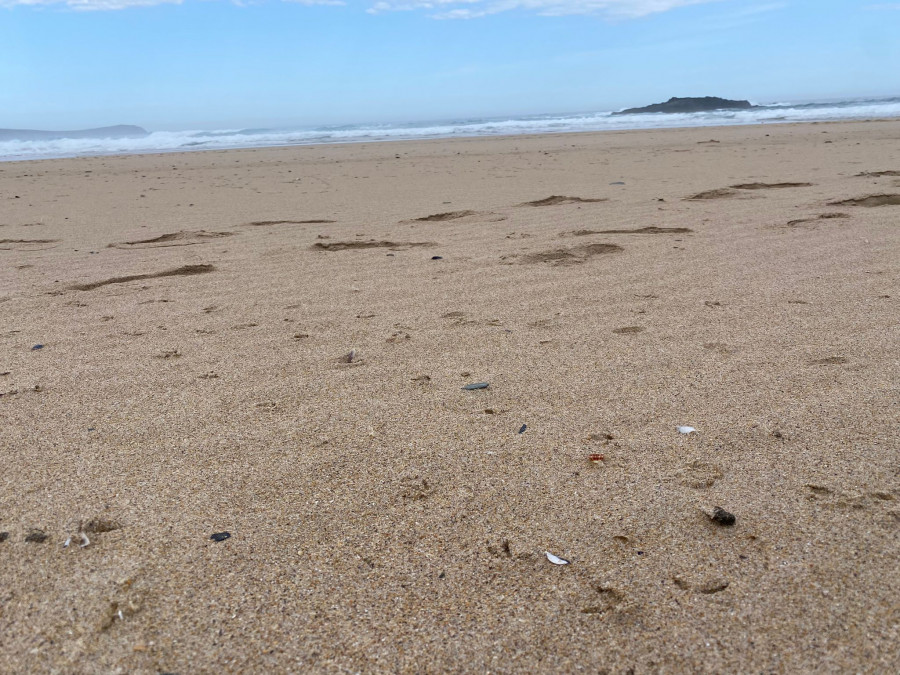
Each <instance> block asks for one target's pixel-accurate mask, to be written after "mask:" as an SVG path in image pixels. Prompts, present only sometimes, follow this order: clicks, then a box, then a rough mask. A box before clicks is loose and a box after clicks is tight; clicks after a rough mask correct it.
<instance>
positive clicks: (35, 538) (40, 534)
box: [25, 530, 49, 544]
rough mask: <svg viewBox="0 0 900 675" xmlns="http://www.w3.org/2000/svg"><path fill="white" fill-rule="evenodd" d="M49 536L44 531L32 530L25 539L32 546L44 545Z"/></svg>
mask: <svg viewBox="0 0 900 675" xmlns="http://www.w3.org/2000/svg"><path fill="white" fill-rule="evenodd" d="M48 536H49V535H48V534H47V533H46V532H44V531H43V530H32V531H31V532H29V533H28V535H27V536H26V537H25V541H27V542H28V543H30V544H43V543H44V542H45V541H47V538H48Z"/></svg>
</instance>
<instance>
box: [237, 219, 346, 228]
mask: <svg viewBox="0 0 900 675" xmlns="http://www.w3.org/2000/svg"><path fill="white" fill-rule="evenodd" d="M334 222H336V221H334V220H322V219H313V220H255V221H253V222H252V223H244V225H246V226H248V227H269V226H270V225H324V224H325V223H334Z"/></svg>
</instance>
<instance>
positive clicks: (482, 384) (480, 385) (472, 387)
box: [463, 382, 491, 391]
mask: <svg viewBox="0 0 900 675" xmlns="http://www.w3.org/2000/svg"><path fill="white" fill-rule="evenodd" d="M490 386H491V385H490V384H488V383H487V382H474V383H472V384H467V385H466V386H465V387H463V390H465V391H474V390H476V389H487V388H488V387H490Z"/></svg>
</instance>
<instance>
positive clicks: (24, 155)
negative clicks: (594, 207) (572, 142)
mask: <svg viewBox="0 0 900 675" xmlns="http://www.w3.org/2000/svg"><path fill="white" fill-rule="evenodd" d="M892 117H900V97H896V98H882V99H868V100H860V99H857V100H852V101H837V102H835V101H832V102H827V103H825V102H820V103H815V102H814V103H800V104H796V103H771V104H765V105H761V106H760V107H757V108H752V109H749V110H716V111H710V112H698V113H644V114H632V115H616V114H613V111H600V112H586V113H571V114H547V115H524V116H509V117H495V118H472V119H459V120H447V121H442V122H409V123H404V124H357V125H343V126H320V127H315V128H293V129H290V128H289V129H218V130H191V131H154V132H152V133H150V134H149V135H147V136H145V137H142V138H108V139H103V138H60V139H54V140H43V141H3V142H0V160H5V161H9V160H25V159H47V158H56V157H80V156H95V155H120V154H140V153H157V152H185V151H191V150H224V149H229V148H264V147H274V146H285V145H315V144H321V143H354V142H356V143H359V142H368V141H389V140H412V139H424V138H462V137H477V136H508V135H516V134H547V133H565V132H576V131H618V130H624V129H663V128H673V127H716V126H726V125H740V124H778V123H788V122H822V121H835V120H862V119H882V118H892Z"/></svg>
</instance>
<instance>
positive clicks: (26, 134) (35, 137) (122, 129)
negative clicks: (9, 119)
mask: <svg viewBox="0 0 900 675" xmlns="http://www.w3.org/2000/svg"><path fill="white" fill-rule="evenodd" d="M149 135H150V132H149V131H147V130H146V129H143V128H141V127H138V126H134V125H131V124H117V125H115V126H111V127H98V128H97V129H79V130H76V131H42V130H39V129H0V141H57V140H62V139H68V138H71V139H79V138H90V139H106V138H109V139H118V138H144V137H146V136H149Z"/></svg>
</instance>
